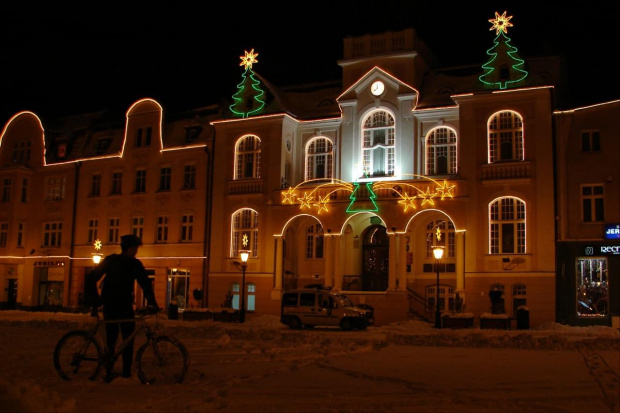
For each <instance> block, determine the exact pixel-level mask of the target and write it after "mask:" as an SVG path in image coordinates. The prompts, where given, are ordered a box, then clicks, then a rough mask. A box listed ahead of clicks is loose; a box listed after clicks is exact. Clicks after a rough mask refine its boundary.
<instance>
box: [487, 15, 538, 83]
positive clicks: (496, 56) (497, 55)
mask: <svg viewBox="0 0 620 413" xmlns="http://www.w3.org/2000/svg"><path fill="white" fill-rule="evenodd" d="M510 19H512V16H509V17H506V12H504V14H502V15H501V16H500V15H499V13H497V12H495V19H490V20H489V22H491V23H493V26H492V27H491V29H490V30H494V29H495V34H496V35H497V36H496V37H495V39H494V40H493V47H491V48H490V49H489V50H487V54H488V55H489V56H490V58H489V60H488V61H487V62H486V63H485V64H484V65H483V66H482V68H483V69H484V71H485V72H484V74H482V75H481V76H480V77H479V79H480V81H481V82H482V83H485V84H487V85H490V86H499V88H500V89H506V88H507V87H508V85H509V84H512V83H516V82H520V81H521V80H523V79H525V77H526V76H527V71H525V70H523V65H524V61H523V60H522V59H520V58H519V57H518V56H517V48H516V47H514V46H512V45H511V44H510V38H509V37H508V36H506V33H508V27H512V23H510Z"/></svg>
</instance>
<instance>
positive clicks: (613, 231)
mask: <svg viewBox="0 0 620 413" xmlns="http://www.w3.org/2000/svg"><path fill="white" fill-rule="evenodd" d="M605 239H620V224H607V225H605Z"/></svg>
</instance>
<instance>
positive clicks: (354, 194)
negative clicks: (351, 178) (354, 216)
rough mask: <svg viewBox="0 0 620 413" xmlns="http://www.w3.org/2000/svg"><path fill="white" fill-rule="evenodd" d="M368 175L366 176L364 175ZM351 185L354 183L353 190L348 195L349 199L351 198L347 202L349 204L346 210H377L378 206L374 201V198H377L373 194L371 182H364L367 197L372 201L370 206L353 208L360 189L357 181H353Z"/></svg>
mask: <svg viewBox="0 0 620 413" xmlns="http://www.w3.org/2000/svg"><path fill="white" fill-rule="evenodd" d="M366 177H368V176H366ZM353 185H355V189H353V192H352V193H351V196H350V197H349V199H350V200H351V202H350V203H349V206H348V207H347V212H362V211H368V212H376V211H378V210H379V207H378V206H377V203H376V202H375V198H377V195H376V194H375V192H374V191H373V190H372V182H366V184H365V185H366V191H368V194H369V196H368V199H370V201H371V202H372V207H370V208H358V207H356V208H353V205H354V204H356V203H359V201H358V199H357V198H358V194H359V191H360V184H359V182H355V183H354V184H353Z"/></svg>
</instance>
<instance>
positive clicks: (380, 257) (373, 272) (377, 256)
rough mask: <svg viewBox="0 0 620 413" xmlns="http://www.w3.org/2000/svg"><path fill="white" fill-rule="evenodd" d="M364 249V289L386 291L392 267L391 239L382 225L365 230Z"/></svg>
mask: <svg viewBox="0 0 620 413" xmlns="http://www.w3.org/2000/svg"><path fill="white" fill-rule="evenodd" d="M363 239H364V245H363V250H362V291H385V290H387V287H388V277H389V268H390V260H389V257H390V241H389V238H388V236H387V232H386V229H385V227H384V226H382V225H373V226H371V227H368V229H366V231H365V232H364V238H363Z"/></svg>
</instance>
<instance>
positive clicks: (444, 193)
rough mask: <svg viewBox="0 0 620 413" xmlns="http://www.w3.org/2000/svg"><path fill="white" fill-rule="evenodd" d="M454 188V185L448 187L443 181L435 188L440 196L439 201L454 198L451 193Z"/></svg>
mask: <svg viewBox="0 0 620 413" xmlns="http://www.w3.org/2000/svg"><path fill="white" fill-rule="evenodd" d="M455 187H456V185H448V182H446V181H443V183H442V185H441V186H438V187H437V192H438V193H440V194H441V200H442V201H443V199H444V198H446V197H450V198H452V197H453V196H454V195H453V194H452V191H453V190H454V188H455Z"/></svg>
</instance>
